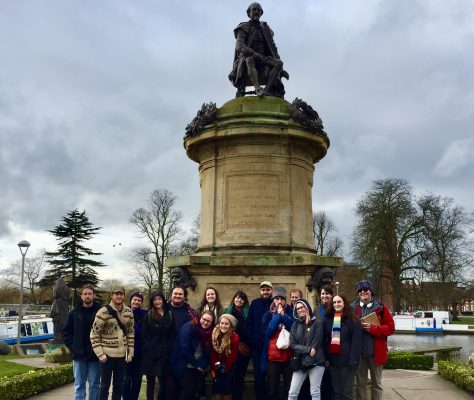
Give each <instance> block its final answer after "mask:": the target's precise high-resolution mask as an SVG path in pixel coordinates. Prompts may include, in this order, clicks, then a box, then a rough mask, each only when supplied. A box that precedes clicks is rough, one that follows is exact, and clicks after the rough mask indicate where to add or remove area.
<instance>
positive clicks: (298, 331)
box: [290, 300, 326, 368]
mask: <svg viewBox="0 0 474 400" xmlns="http://www.w3.org/2000/svg"><path fill="white" fill-rule="evenodd" d="M300 303H301V304H303V305H304V306H305V307H306V309H307V311H308V313H309V315H310V316H312V317H311V320H310V322H309V325H306V321H301V320H300V319H299V318H298V313H297V311H296V308H297V307H298V304H300ZM293 317H294V319H295V322H294V324H293V326H292V327H291V332H290V346H291V348H292V349H293V350H294V351H295V355H300V356H301V365H302V366H303V368H311V367H312V366H314V365H324V362H325V360H326V359H325V356H324V349H323V325H322V320H321V318H320V317H319V316H313V311H312V310H311V306H310V305H309V304H308V302H307V301H306V300H298V301H297V302H296V304H295V307H294V309H293ZM312 348H314V349H315V350H316V353H315V354H314V356H312V357H311V356H310V355H309V352H310V351H311V349H312Z"/></svg>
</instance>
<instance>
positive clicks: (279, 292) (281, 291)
mask: <svg viewBox="0 0 474 400" xmlns="http://www.w3.org/2000/svg"><path fill="white" fill-rule="evenodd" d="M275 297H283V298H284V299H285V300H286V289H285V288H283V287H277V288H275V289H273V294H272V299H274V298H275Z"/></svg>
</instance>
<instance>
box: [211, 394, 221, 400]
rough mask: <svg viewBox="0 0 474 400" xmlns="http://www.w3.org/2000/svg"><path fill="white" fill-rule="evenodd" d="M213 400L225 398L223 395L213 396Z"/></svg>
mask: <svg viewBox="0 0 474 400" xmlns="http://www.w3.org/2000/svg"><path fill="white" fill-rule="evenodd" d="M212 400H223V397H222V395H221V394H213V395H212Z"/></svg>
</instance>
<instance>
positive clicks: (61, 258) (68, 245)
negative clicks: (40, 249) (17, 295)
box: [39, 208, 105, 304]
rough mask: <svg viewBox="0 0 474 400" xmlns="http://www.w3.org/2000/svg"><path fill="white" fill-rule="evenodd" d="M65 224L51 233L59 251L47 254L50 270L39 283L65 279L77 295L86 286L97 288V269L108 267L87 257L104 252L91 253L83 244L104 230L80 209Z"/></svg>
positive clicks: (47, 284)
mask: <svg viewBox="0 0 474 400" xmlns="http://www.w3.org/2000/svg"><path fill="white" fill-rule="evenodd" d="M62 221H63V223H62V224H60V225H58V226H56V228H54V229H53V230H48V232H50V233H52V234H53V235H54V236H55V237H56V240H58V242H59V244H58V250H57V251H52V252H46V253H45V255H46V257H47V259H48V263H49V264H50V265H51V268H50V269H49V270H48V271H47V272H46V274H45V276H44V277H43V279H41V281H40V283H39V284H40V286H52V285H54V283H55V282H56V280H57V279H58V278H60V277H62V278H64V280H65V281H66V283H67V285H68V286H69V287H70V288H72V289H73V293H74V296H75V294H76V289H77V288H80V287H82V286H84V285H85V284H91V285H94V286H97V284H98V283H99V278H98V276H97V272H96V271H95V268H96V267H103V266H104V265H105V264H104V263H102V262H100V261H95V260H92V259H90V258H86V257H87V256H99V255H102V253H96V252H94V251H92V250H91V249H90V248H88V247H86V246H84V244H83V243H84V242H85V241H86V240H89V239H91V238H92V237H93V236H94V235H96V234H97V231H99V230H100V229H102V228H101V227H94V226H93V224H92V223H91V222H90V221H89V218H88V217H87V216H86V212H85V211H82V212H79V210H78V209H77V208H76V209H75V210H73V211H69V212H68V213H67V215H66V216H65V217H64V218H63V219H62ZM73 304H74V298H73Z"/></svg>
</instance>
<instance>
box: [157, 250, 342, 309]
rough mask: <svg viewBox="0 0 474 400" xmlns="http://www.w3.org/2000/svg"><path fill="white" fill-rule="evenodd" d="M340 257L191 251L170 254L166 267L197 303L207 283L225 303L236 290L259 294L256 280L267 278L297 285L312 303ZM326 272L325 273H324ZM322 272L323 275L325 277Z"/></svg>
mask: <svg viewBox="0 0 474 400" xmlns="http://www.w3.org/2000/svg"><path fill="white" fill-rule="evenodd" d="M342 262H343V260H342V258H341V257H321V256H316V255H313V254H298V255H253V254H249V255H242V254H233V255H232V254H226V255H210V256H201V255H192V256H180V257H170V258H168V259H167V260H166V267H168V268H170V269H171V274H172V279H173V281H174V282H180V283H182V284H184V285H185V286H187V287H188V301H189V303H190V304H191V305H193V306H194V305H197V304H199V302H200V301H201V299H202V296H203V293H204V290H205V288H206V287H208V286H213V287H215V288H216V289H217V290H218V292H219V296H220V299H221V303H222V305H223V306H225V307H227V305H229V303H230V301H231V299H232V296H233V295H234V293H235V292H236V291H237V290H243V291H244V292H245V293H247V294H248V296H249V299H254V298H256V297H259V296H260V294H259V287H260V282H262V281H270V282H272V284H273V287H277V286H283V287H284V288H286V290H287V292H288V295H289V291H290V290H291V289H294V288H298V289H301V290H302V292H303V296H304V297H305V298H306V299H307V300H308V301H309V302H310V304H311V305H312V306H314V305H315V304H316V303H317V297H318V294H317V290H316V289H317V287H318V286H320V285H321V284H322V283H323V282H324V279H328V278H329V276H330V278H329V281H328V283H330V282H331V280H332V275H333V270H334V268H337V267H340V266H342ZM326 274H327V275H326ZM325 275H326V277H325Z"/></svg>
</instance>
